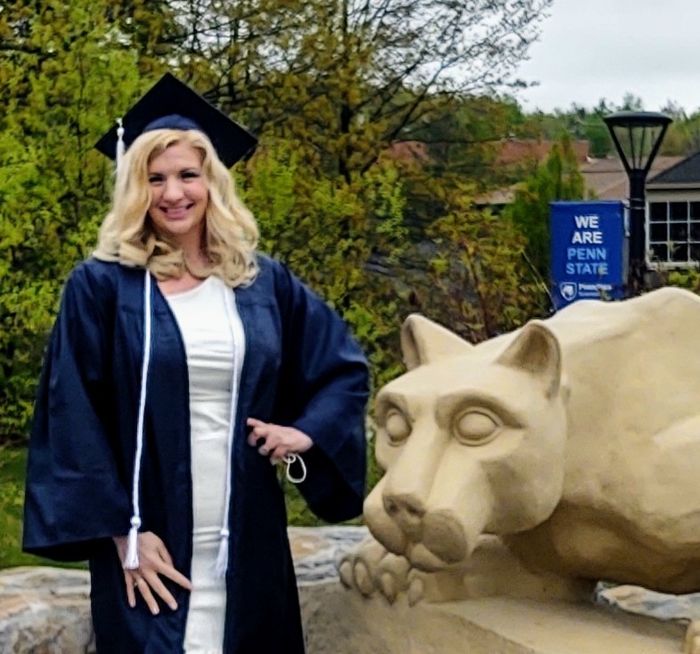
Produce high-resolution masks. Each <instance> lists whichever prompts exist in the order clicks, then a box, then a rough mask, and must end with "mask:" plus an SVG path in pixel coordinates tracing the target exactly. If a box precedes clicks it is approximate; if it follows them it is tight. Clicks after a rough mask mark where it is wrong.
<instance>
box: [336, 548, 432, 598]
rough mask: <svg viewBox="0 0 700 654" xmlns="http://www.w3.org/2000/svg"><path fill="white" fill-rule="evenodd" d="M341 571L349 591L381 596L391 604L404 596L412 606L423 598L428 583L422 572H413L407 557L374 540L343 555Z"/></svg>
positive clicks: (340, 565) (342, 578) (340, 563)
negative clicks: (397, 554) (389, 550)
mask: <svg viewBox="0 0 700 654" xmlns="http://www.w3.org/2000/svg"><path fill="white" fill-rule="evenodd" d="M338 572H339V574H340V580H341V581H342V582H343V584H344V585H345V586H346V587H347V588H351V589H354V590H357V591H359V592H360V593H361V594H362V595H364V596H365V597H371V596H372V595H374V594H375V593H379V594H380V595H382V596H383V597H384V598H385V599H386V600H387V601H388V602H389V603H390V604H393V603H394V602H395V601H396V599H397V597H399V595H401V594H402V593H406V594H407V596H408V600H409V603H411V604H415V603H416V602H418V601H420V599H422V597H423V589H424V583H423V581H422V579H421V575H420V573H418V572H417V571H416V570H414V569H412V568H411V565H410V564H409V562H408V561H407V560H406V559H405V558H404V557H402V556H396V555H395V554H392V553H391V552H387V550H386V549H384V547H383V546H382V545H381V544H380V543H378V542H377V541H376V540H374V539H373V538H371V537H370V538H367V539H365V540H364V541H362V543H360V544H359V545H358V546H357V547H356V548H355V549H354V550H351V551H350V552H348V553H346V554H345V555H343V557H342V558H341V559H340V562H339V565H338Z"/></svg>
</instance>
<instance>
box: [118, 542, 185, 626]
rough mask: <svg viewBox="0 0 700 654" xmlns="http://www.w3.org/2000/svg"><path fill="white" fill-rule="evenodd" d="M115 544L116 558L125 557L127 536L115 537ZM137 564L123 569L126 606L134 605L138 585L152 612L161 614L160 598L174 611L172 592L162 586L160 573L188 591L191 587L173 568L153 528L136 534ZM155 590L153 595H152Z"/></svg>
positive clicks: (175, 606)
mask: <svg viewBox="0 0 700 654" xmlns="http://www.w3.org/2000/svg"><path fill="white" fill-rule="evenodd" d="M112 540H114V544H115V545H116V547H117V552H118V553H119V560H120V561H124V559H125V557H126V548H127V541H128V537H127V536H114V537H113V539H112ZM138 553H139V567H138V568H136V569H135V570H127V569H126V568H125V569H124V582H125V583H126V597H127V600H128V602H129V606H130V607H131V608H132V609H133V608H134V607H135V606H136V591H135V589H136V588H138V589H139V592H140V593H141V597H143V600H144V602H146V605H147V606H148V608H149V610H150V611H151V613H152V614H153V615H157V614H158V613H160V608H159V606H158V600H157V599H156V596H158V597H160V598H161V599H162V600H163V601H164V602H165V603H166V604H167V605H168V606H169V607H170V608H171V609H172V610H173V611H175V610H177V602H176V601H175V598H174V597H173V596H172V593H171V592H170V591H169V590H168V589H167V588H166V587H165V584H164V583H163V582H162V581H161V579H160V576H159V575H163V576H164V577H167V578H168V579H170V580H172V581H174V582H175V583H176V584H179V585H180V586H182V587H183V588H185V589H187V590H192V584H191V583H190V581H189V579H187V577H185V576H184V575H183V574H182V573H180V572H178V571H177V570H176V569H175V568H174V567H173V560H172V558H171V556H170V553H169V552H168V550H167V548H166V547H165V544H164V543H163V541H162V540H161V539H160V538H158V536H156V535H155V534H154V533H153V532H152V531H146V532H143V533H140V534H139V535H138ZM154 593H155V595H154Z"/></svg>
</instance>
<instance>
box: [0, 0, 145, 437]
mask: <svg viewBox="0 0 700 654" xmlns="http://www.w3.org/2000/svg"><path fill="white" fill-rule="evenodd" d="M110 11H111V8H110V4H109V3H107V2H99V1H94V0H75V1H73V2H70V3H65V2H60V1H58V0H54V1H46V2H42V3H39V4H38V5H37V3H33V2H21V1H18V2H14V3H10V4H7V3H6V4H5V5H4V6H3V9H2V11H0V34H2V36H3V40H2V43H3V51H2V53H0V55H1V56H0V79H1V80H2V82H3V91H4V101H5V103H6V108H7V111H6V113H4V114H3V115H2V118H0V323H1V324H2V329H1V330H0V406H1V407H2V409H1V410H0V411H1V412H0V443H1V442H3V441H5V442H6V441H8V440H16V439H18V438H21V437H23V436H24V435H25V434H26V427H27V422H28V418H29V414H30V411H31V404H32V401H33V395H34V388H35V385H36V379H37V376H38V367H39V362H40V358H41V351H42V348H43V345H44V343H45V339H46V335H47V330H48V328H49V325H50V323H51V320H52V316H53V313H54V310H55V306H56V302H57V299H58V291H59V288H60V284H61V282H62V281H63V280H64V279H65V277H66V274H67V273H68V271H69V270H70V268H71V267H72V266H73V265H74V264H75V263H76V262H77V261H78V260H80V259H81V258H83V257H84V256H85V255H86V254H87V253H88V252H89V249H90V247H91V246H92V245H93V243H94V240H95V234H96V227H97V225H98V223H99V221H100V219H101V217H102V215H103V214H104V211H105V209H106V206H107V202H108V199H109V198H108V194H109V191H108V187H107V185H106V178H107V175H106V173H107V171H108V170H110V168H111V167H110V165H109V164H108V162H107V161H102V160H101V159H102V158H101V157H100V155H98V154H97V153H96V152H94V151H93V150H92V146H93V143H94V142H95V140H96V138H97V136H99V134H100V133H101V132H102V131H103V130H106V129H107V127H108V125H109V122H110V117H112V116H114V115H115V110H123V109H124V108H125V103H126V102H128V100H129V99H130V98H129V96H130V95H132V94H133V93H134V92H135V91H136V90H137V87H138V84H139V78H138V73H137V71H136V63H137V57H136V56H135V53H134V52H133V51H132V50H130V49H129V48H127V47H125V45H124V39H125V38H126V37H125V35H124V34H122V33H120V32H118V31H117V30H115V28H114V26H113V24H112V23H111V22H110V21H109V20H108V19H107V15H108V14H109V12H110Z"/></svg>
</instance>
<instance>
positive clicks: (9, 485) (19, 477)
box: [0, 447, 84, 569]
mask: <svg viewBox="0 0 700 654" xmlns="http://www.w3.org/2000/svg"><path fill="white" fill-rule="evenodd" d="M26 465H27V450H26V449H25V448H23V447H0V569H2V568H11V567H14V566H18V565H52V566H59V567H70V568H75V567H84V564H82V563H80V564H75V563H71V564H65V563H57V562H56V561H49V560H48V559H42V558H40V557H38V556H32V555H31V554H25V553H24V552H22V545H21V543H22V507H23V505H24V471H25V468H26Z"/></svg>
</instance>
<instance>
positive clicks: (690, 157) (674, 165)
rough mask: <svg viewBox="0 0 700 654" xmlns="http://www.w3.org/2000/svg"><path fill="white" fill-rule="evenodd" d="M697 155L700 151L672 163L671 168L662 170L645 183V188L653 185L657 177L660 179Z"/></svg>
mask: <svg viewBox="0 0 700 654" xmlns="http://www.w3.org/2000/svg"><path fill="white" fill-rule="evenodd" d="M699 154H700V151H698V152H693V154H691V155H688V156H687V157H684V158H683V159H681V160H680V161H677V162H676V163H674V164H673V165H672V166H669V167H668V168H666V169H665V170H662V171H660V172H658V173H656V175H654V176H653V177H652V178H651V179H650V180H649V181H648V182H647V188H649V185H650V184H653V183H654V180H655V179H656V178H657V177H661V176H662V175H666V174H667V173H670V172H671V171H672V170H675V169H676V168H678V166H680V165H681V164H684V163H685V162H686V161H688V160H690V159H692V158H693V157H695V156H697V155H699ZM652 163H653V162H652ZM663 183H664V182H661V184H663ZM667 183H669V182H667Z"/></svg>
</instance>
